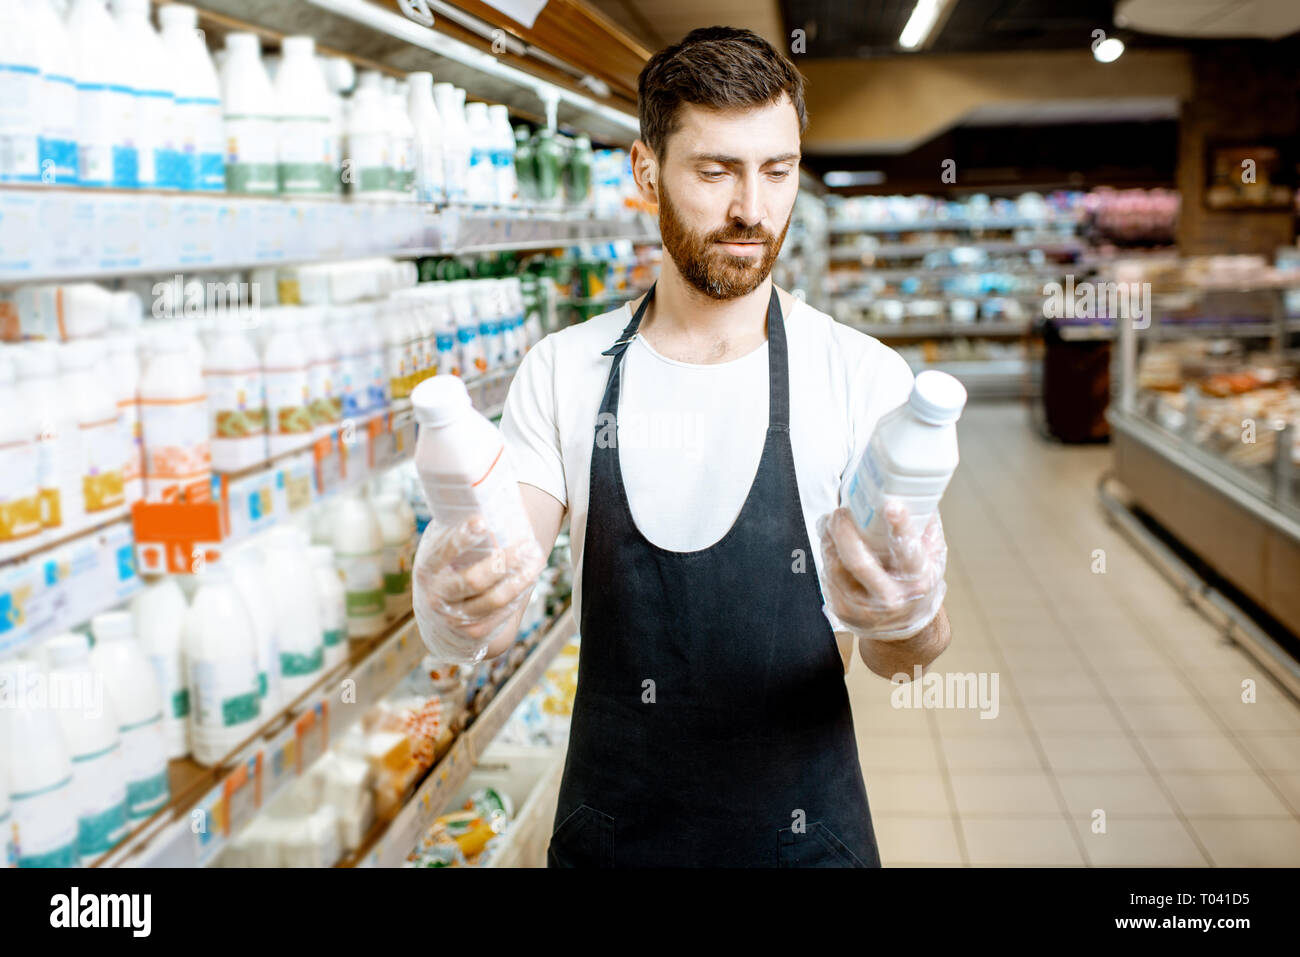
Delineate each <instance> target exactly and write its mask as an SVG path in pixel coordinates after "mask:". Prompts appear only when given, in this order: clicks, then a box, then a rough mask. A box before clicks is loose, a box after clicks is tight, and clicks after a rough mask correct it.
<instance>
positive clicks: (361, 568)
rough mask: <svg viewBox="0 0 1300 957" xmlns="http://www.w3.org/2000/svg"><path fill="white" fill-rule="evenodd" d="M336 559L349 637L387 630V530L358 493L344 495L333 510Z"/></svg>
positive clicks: (358, 636)
mask: <svg viewBox="0 0 1300 957" xmlns="http://www.w3.org/2000/svg"><path fill="white" fill-rule="evenodd" d="M331 544H332V546H333V549H334V561H335V562H336V563H337V565H338V570H339V574H340V575H341V576H342V578H343V592H344V596H345V601H346V606H347V622H348V637H350V638H366V637H369V636H371V635H377V634H379V633H380V632H381V631H383V630H384V625H385V622H386V605H385V601H384V572H383V556H384V534H383V530H382V529H381V528H380V525H379V518H378V517H377V516H376V515H375V510H374V508H373V507H372V506H371V504H370V503H369V502H368V501H366V500H365V499H363V498H361V497H360V496H358V495H355V494H349V495H345V496H344V497H343V498H342V499H341V500H340V502H339V504H338V507H337V508H336V509H335V511H334V540H333V542H332V543H331Z"/></svg>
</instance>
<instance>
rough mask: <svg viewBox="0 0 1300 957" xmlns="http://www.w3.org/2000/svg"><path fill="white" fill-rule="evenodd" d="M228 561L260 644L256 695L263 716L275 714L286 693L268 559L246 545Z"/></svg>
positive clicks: (234, 552)
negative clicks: (281, 668)
mask: <svg viewBox="0 0 1300 957" xmlns="http://www.w3.org/2000/svg"><path fill="white" fill-rule="evenodd" d="M226 558H227V561H228V562H229V567H230V577H231V579H232V581H233V583H234V586H235V590H236V591H238V592H239V597H240V599H241V600H242V601H243V603H244V610H245V611H246V612H247V613H248V619H249V623H250V624H251V625H252V628H253V638H254V640H255V641H256V643H257V691H258V695H259V696H260V697H261V699H262V713H263V714H273V713H274V712H276V711H279V710H280V707H281V706H282V705H283V703H284V693H283V691H284V689H283V686H282V681H281V676H280V632H279V628H278V625H277V624H276V618H275V605H274V602H273V599H272V595H271V579H270V577H269V574H268V572H267V567H266V557H265V555H264V554H263V552H262V550H261V549H260V548H258V547H257V546H255V545H244V546H242V547H240V548H236V549H235V550H234V551H232V552H231V553H230V554H229V555H228V556H226Z"/></svg>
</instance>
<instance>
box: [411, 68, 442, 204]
mask: <svg viewBox="0 0 1300 957" xmlns="http://www.w3.org/2000/svg"><path fill="white" fill-rule="evenodd" d="M406 80H407V83H409V84H410V88H411V94H410V97H409V99H408V102H407V112H408V113H409V115H410V117H411V125H412V127H414V129H415V198H416V199H417V200H418V201H419V202H421V203H437V202H442V200H443V199H444V198H445V195H446V194H445V193H444V192H443V164H442V143H443V130H442V120H441V119H440V118H439V117H438V107H437V105H436V104H435V103H434V100H433V74H432V73H423V72H420V73H408V74H407V76H406Z"/></svg>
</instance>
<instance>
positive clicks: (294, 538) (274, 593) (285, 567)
mask: <svg viewBox="0 0 1300 957" xmlns="http://www.w3.org/2000/svg"><path fill="white" fill-rule="evenodd" d="M307 548H308V542H307V538H306V536H305V535H300V534H299V532H298V531H297V530H296V529H294V528H291V527H288V526H283V525H281V526H276V527H275V528H273V529H271V530H270V531H269V532H267V534H266V540H265V545H264V548H263V553H264V555H265V556H266V573H267V583H268V585H269V586H270V590H271V606H272V608H273V609H274V612H275V627H276V633H277V636H278V639H279V643H280V675H281V682H282V688H283V695H284V700H285V702H286V703H288V702H290V701H292V700H293V699H294V698H297V697H298V696H299V695H301V694H303V693H304V692H305V691H307V690H308V689H309V688H310V687H311V686H312V685H314V684H315V683H316V681H317V680H318V679H319V678H320V675H321V670H322V669H323V668H324V667H325V643H324V629H323V628H322V626H321V621H320V608H319V606H318V604H317V600H316V586H315V583H314V580H313V576H312V571H311V562H310V559H309V558H308V554H307Z"/></svg>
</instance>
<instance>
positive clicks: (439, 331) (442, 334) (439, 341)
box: [425, 282, 460, 375]
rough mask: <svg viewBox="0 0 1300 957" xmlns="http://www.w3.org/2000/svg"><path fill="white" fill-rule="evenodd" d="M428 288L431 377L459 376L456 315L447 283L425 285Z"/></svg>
mask: <svg viewBox="0 0 1300 957" xmlns="http://www.w3.org/2000/svg"><path fill="white" fill-rule="evenodd" d="M425 285H427V286H428V287H429V291H428V296H429V314H430V316H431V317H432V322H433V343H434V359H433V375H447V374H451V375H460V352H459V350H458V349H457V348H456V314H455V312H454V311H453V310H452V306H451V289H450V288H449V283H445V282H431V283H425Z"/></svg>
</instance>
